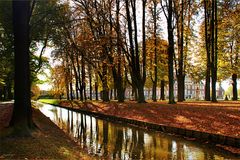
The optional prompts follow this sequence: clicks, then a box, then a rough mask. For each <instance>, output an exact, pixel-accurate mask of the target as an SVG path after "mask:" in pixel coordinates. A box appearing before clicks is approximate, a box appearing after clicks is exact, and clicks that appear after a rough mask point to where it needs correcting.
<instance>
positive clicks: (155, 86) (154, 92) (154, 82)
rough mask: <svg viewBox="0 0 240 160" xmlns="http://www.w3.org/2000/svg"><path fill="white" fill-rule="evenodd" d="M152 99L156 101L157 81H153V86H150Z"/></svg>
mask: <svg viewBox="0 0 240 160" xmlns="http://www.w3.org/2000/svg"><path fill="white" fill-rule="evenodd" d="M152 100H153V101H154V102H156V101H157V82H156V81H153V86H152Z"/></svg>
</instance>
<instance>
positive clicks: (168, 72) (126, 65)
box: [52, 0, 239, 103]
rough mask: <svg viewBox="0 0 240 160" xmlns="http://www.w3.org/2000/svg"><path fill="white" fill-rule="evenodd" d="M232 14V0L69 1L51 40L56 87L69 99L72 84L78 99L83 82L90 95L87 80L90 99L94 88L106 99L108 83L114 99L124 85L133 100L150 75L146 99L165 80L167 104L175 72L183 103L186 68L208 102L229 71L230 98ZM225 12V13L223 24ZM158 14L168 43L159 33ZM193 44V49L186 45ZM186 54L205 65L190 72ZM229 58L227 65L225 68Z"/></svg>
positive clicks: (234, 46) (234, 63)
mask: <svg viewBox="0 0 240 160" xmlns="http://www.w3.org/2000/svg"><path fill="white" fill-rule="evenodd" d="M238 12H239V3H238V2H237V1H234V0H231V1H230V0H228V1H227V0H226V1H219V2H217V1H214V0H204V1H201V2H198V1H194V0H191V1H186V0H178V1H171V0H162V1H157V0H148V1H146V0H142V1H141V3H139V2H138V1H136V0H122V1H120V0H116V1H115V0H94V1H92V0H91V1H90V0H75V1H73V3H71V5H70V6H69V7H68V9H66V10H65V13H63V14H62V16H64V18H61V20H62V19H65V20H64V21H65V22H64V23H63V24H65V25H64V26H62V27H61V29H62V30H61V29H60V30H59V32H58V33H57V34H58V35H55V36H56V39H53V41H52V42H53V43H54V45H55V47H56V48H57V49H56V50H55V52H54V54H53V56H54V57H55V58H56V59H58V60H59V61H60V62H61V63H62V64H61V65H59V66H58V67H62V68H63V70H64V71H63V72H62V76H60V77H65V81H63V85H62V86H65V87H64V88H65V89H66V92H67V98H70V99H72V98H73V97H71V96H72V95H73V92H74V88H75V95H76V98H77V99H78V98H79V99H80V100H84V99H86V98H87V97H86V86H87V85H89V87H88V88H90V96H91V95H92V93H93V91H92V88H93V85H94V86H95V93H96V97H97V93H98V88H99V86H101V90H102V99H103V101H109V90H110V88H112V89H113V90H115V91H116V92H115V93H117V94H116V97H117V99H118V101H120V102H122V101H123V100H124V90H125V89H126V87H127V86H131V87H132V90H133V93H135V97H136V99H137V100H138V102H144V101H145V99H144V86H145V83H146V82H147V81H150V83H151V84H152V93H153V97H152V99H153V100H154V101H156V88H157V84H159V82H161V99H164V96H163V95H164V85H165V82H166V81H168V87H169V96H168V97H169V103H175V102H174V92H173V90H174V81H175V77H176V80H177V84H178V94H177V97H178V101H183V100H184V98H185V95H184V90H185V89H184V84H185V82H184V80H185V76H186V75H187V74H192V75H198V76H196V77H194V76H192V78H193V79H194V80H195V81H198V82H199V81H200V80H204V79H205V82H206V85H205V100H212V101H216V82H217V81H219V82H220V81H222V80H225V79H227V78H228V77H230V76H231V75H232V77H233V79H232V81H233V83H232V84H233V87H234V91H233V92H234V93H233V95H234V96H233V99H234V100H237V81H236V79H237V74H238V73H239V60H238V57H239V40H238V38H239V31H238V30H239V25H238V24H239V21H238V20H237V13H238ZM201 16H202V19H200V20H199V21H200V22H197V19H199V17H201ZM227 17H232V21H233V22H232V23H231V24H229V23H228V19H227ZM164 19H166V22H167V32H168V42H165V41H164V40H163V39H162V38H161V37H162V36H163V35H162V34H161V29H162V28H163V26H162V25H161V24H162V23H163V22H164ZM67 22H70V23H67ZM146 22H147V23H146ZM197 24H200V27H199V30H198V29H197V27H196V26H197ZM229 27H232V29H229ZM226 30H227V31H228V32H226ZM226 33H227V34H226ZM197 35H199V37H196V36H197ZM233 35H234V38H232V37H233ZM230 36H231V38H230ZM229 41H230V42H229ZM196 43H198V44H199V47H197V48H196V47H195V49H193V48H194V46H195V45H196ZM227 48H228V49H227ZM196 52H198V54H197V53H196ZM191 56H195V57H197V56H198V57H199V58H198V59H197V61H196V60H195V62H197V63H200V64H205V66H203V68H206V70H205V71H204V70H202V69H201V70H198V71H196V70H194V69H195V68H198V67H199V66H195V64H197V63H193V60H191V59H189V58H190V57H191ZM204 61H206V63H205V62H204ZM229 62H230V63H231V68H230V67H227V66H229ZM218 69H219V72H217V71H218ZM193 71H194V72H195V73H192V72H193ZM217 73H218V74H217ZM199 75H202V76H199ZM166 76H167V77H168V78H167V79H166V78H165V77H166ZM210 80H211V81H210ZM93 82H95V83H93ZM99 82H101V83H99ZM210 84H211V85H210ZM73 85H74V87H73ZM210 86H211V87H212V88H211V89H210ZM210 90H212V92H211V93H212V95H210ZM97 98H98V97H97ZM90 99H91V97H90Z"/></svg>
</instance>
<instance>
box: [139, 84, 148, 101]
mask: <svg viewBox="0 0 240 160" xmlns="http://www.w3.org/2000/svg"><path fill="white" fill-rule="evenodd" d="M137 89H138V103H146V101H145V96H144V87H143V86H140V87H138V88H137Z"/></svg>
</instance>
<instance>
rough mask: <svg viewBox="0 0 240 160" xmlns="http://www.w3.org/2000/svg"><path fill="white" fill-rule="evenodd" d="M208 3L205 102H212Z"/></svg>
mask: <svg viewBox="0 0 240 160" xmlns="http://www.w3.org/2000/svg"><path fill="white" fill-rule="evenodd" d="M208 10H209V9H208V2H207V0H204V23H205V45H206V53H207V69H206V77H205V101H210V69H211V61H210V55H211V53H210V44H211V43H210V35H209V19H210V17H209V11H208Z"/></svg>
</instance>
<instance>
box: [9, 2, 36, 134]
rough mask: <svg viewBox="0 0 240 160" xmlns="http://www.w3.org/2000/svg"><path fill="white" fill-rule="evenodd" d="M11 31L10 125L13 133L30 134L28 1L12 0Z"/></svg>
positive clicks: (31, 124) (31, 122) (31, 126)
mask: <svg viewBox="0 0 240 160" xmlns="http://www.w3.org/2000/svg"><path fill="white" fill-rule="evenodd" d="M12 7H13V32H14V53H15V58H14V59H15V78H14V85H15V87H14V100H15V101H14V109H13V115H12V119H11V122H10V125H11V126H13V129H14V131H13V134H15V135H18V136H30V130H29V129H31V128H33V121H32V108H31V94H30V93H31V89H30V88H31V82H30V64H29V61H30V55H29V45H30V39H29V29H30V27H29V19H30V17H29V13H30V1H27V0H26V1H13V2H12Z"/></svg>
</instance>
